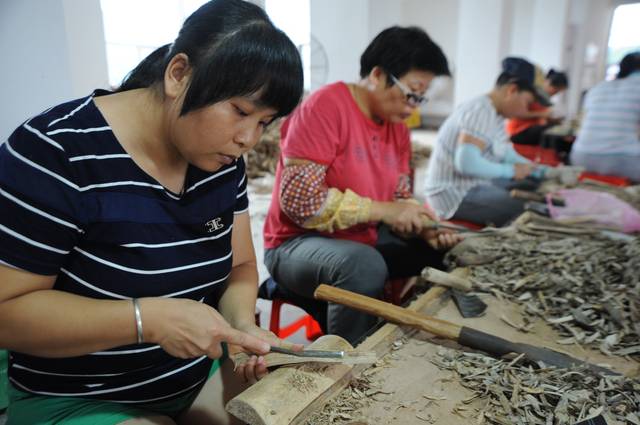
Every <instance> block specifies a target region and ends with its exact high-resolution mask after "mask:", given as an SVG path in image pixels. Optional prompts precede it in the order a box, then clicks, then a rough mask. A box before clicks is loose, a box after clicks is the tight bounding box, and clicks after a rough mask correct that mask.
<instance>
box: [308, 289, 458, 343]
mask: <svg viewBox="0 0 640 425" xmlns="http://www.w3.org/2000/svg"><path fill="white" fill-rule="evenodd" d="M313 296H314V297H315V298H316V299H319V300H324V301H329V302H332V303H336V304H341V305H344V306H347V307H351V308H353V309H356V310H359V311H362V312H365V313H369V314H372V315H374V316H378V317H382V318H384V319H386V320H388V321H389V322H392V323H395V324H398V325H406V326H411V327H414V328H417V329H421V330H424V331H427V332H429V333H431V334H434V335H437V336H440V337H442V338H447V339H452V340H454V341H457V340H458V336H459V335H460V330H461V327H460V326H458V325H456V324H454V323H451V322H447V321H446V320H440V319H436V318H435V317H431V316H427V315H426V314H421V313H416V312H414V311H411V310H407V309H405V308H402V307H399V306H397V305H393V304H390V303H387V302H384V301H380V300H377V299H375V298H371V297H367V296H366V295H361V294H356V293H355V292H351V291H347V290H344V289H340V288H336V287H334V286H330V285H325V284H321V285H319V286H318V287H317V288H316V290H315V292H314V294H313Z"/></svg>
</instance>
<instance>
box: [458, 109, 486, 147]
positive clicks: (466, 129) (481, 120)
mask: <svg viewBox="0 0 640 425" xmlns="http://www.w3.org/2000/svg"><path fill="white" fill-rule="evenodd" d="M459 123H460V124H459V125H460V132H461V133H466V134H468V135H470V136H472V137H475V138H476V139H480V140H482V141H483V142H485V143H486V144H487V145H490V144H491V142H492V140H491V138H492V133H493V130H494V126H493V125H492V124H493V120H492V119H491V116H490V111H487V109H485V108H475V109H470V110H468V111H466V112H465V113H464V114H462V116H461V117H460V121H459Z"/></svg>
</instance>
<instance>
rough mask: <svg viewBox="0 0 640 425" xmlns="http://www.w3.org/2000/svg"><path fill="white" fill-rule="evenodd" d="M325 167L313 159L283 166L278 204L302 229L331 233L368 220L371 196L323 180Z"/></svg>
mask: <svg viewBox="0 0 640 425" xmlns="http://www.w3.org/2000/svg"><path fill="white" fill-rule="evenodd" d="M325 173H326V167H325V166H323V165H321V164H316V163H312V162H309V163H305V164H296V165H289V166H286V167H285V168H284V170H283V174H282V181H281V183H280V207H281V208H282V211H283V212H284V213H285V214H286V215H287V216H288V217H289V218H290V219H291V220H293V222H294V223H296V224H298V225H299V226H301V227H304V228H305V229H315V230H319V231H322V232H328V233H332V232H334V231H335V230H338V229H347V228H349V227H352V226H355V225H356V224H360V223H365V222H367V221H369V216H370V214H371V203H372V201H371V199H369V198H366V197H362V196H359V195H358V194H356V193H355V192H353V191H351V190H349V189H347V190H346V191H345V192H341V191H340V190H338V189H335V188H329V187H327V185H326V184H325V181H324V180H325Z"/></svg>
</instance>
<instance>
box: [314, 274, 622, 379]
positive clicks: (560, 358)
mask: <svg viewBox="0 0 640 425" xmlns="http://www.w3.org/2000/svg"><path fill="white" fill-rule="evenodd" d="M313 295H314V297H315V298H316V299H320V300H325V301H329V302H332V303H337V304H342V305H345V306H347V307H351V308H354V309H356V310H360V311H363V312H365V313H369V314H373V315H375V316H379V317H382V318H384V319H387V320H388V321H390V322H392V323H396V324H400V325H407V326H411V327H414V328H417V329H421V330H424V331H426V332H429V333H432V334H434V335H437V336H440V337H443V338H446V339H450V340H453V341H457V342H458V343H459V344H460V345H464V346H466V347H470V348H474V349H476V350H481V351H484V352H487V353H489V354H492V355H494V356H498V357H501V356H504V355H505V354H509V353H518V354H524V355H525V357H526V358H527V359H528V360H529V361H532V362H543V363H544V364H546V365H550V366H558V367H564V368H569V367H574V366H585V367H587V368H589V369H590V370H592V371H594V372H596V373H599V374H603V375H620V374H619V373H617V372H614V371H612V370H609V369H606V368H604V367H601V366H597V365H594V364H591V363H587V362H584V361H582V360H578V359H576V358H573V357H571V356H569V355H567V354H564V353H560V352H558V351H554V350H551V349H548V348H543V347H536V346H534V345H530V344H523V343H517V342H513V341H509V340H506V339H504V338H500V337H499V336H496V335H491V334H488V333H486V332H482V331H479V330H477V329H473V328H469V327H466V326H460V325H457V324H455V323H452V322H448V321H446V320H442V319H438V318H436V317H432V316H427V315H426V314H421V313H417V312H414V311H411V310H407V309H405V308H402V307H399V306H397V305H393V304H390V303H386V302H384V301H380V300H377V299H375V298H371V297H367V296H365V295H360V294H356V293H355V292H351V291H347V290H344V289H340V288H336V287H333V286H329V285H324V284H322V285H319V286H318V287H317V288H316V290H315V292H314V294H313Z"/></svg>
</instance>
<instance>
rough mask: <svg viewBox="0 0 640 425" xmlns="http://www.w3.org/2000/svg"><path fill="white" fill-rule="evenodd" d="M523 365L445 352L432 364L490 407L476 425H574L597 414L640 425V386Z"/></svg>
mask: <svg viewBox="0 0 640 425" xmlns="http://www.w3.org/2000/svg"><path fill="white" fill-rule="evenodd" d="M521 360H522V356H518V357H517V358H515V359H513V360H497V359H495V358H493V357H487V356H485V355H483V354H478V353H465V352H461V351H457V350H451V349H444V348H442V349H441V350H439V351H438V358H437V359H434V360H432V361H433V363H434V364H436V365H437V366H438V367H440V368H442V369H447V370H451V371H454V372H455V373H456V374H457V375H458V376H459V377H460V382H461V383H462V385H464V386H465V387H466V388H468V389H469V390H471V391H473V392H474V395H473V397H472V398H471V399H469V400H474V399H481V400H485V401H486V402H485V405H484V407H483V408H482V409H481V410H480V412H478V415H477V418H478V422H477V423H485V422H486V423H490V424H501V425H502V424H505V425H506V424H518V425H520V424H522V425H524V424H527V425H529V424H532V425H538V424H539V425H546V424H573V423H575V422H577V421H580V420H584V419H585V418H587V417H592V416H593V415H597V414H603V415H604V417H608V418H612V419H614V420H616V421H620V423H632V424H637V423H640V381H638V380H634V379H629V378H626V377H624V376H599V375H597V374H595V373H594V372H592V371H590V370H588V369H585V368H576V369H572V370H568V369H558V368H554V367H544V366H543V367H540V368H533V367H532V366H531V365H527V364H525V363H523V362H521ZM464 403H465V401H463V404H464Z"/></svg>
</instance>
